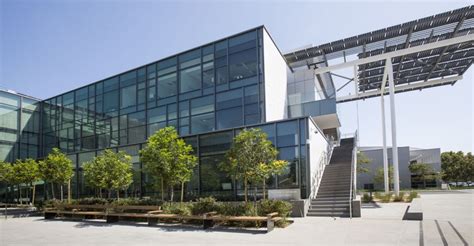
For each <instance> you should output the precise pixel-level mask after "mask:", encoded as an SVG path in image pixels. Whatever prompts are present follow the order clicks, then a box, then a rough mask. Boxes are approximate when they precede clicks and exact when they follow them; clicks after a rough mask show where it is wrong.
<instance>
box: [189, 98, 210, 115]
mask: <svg viewBox="0 0 474 246" xmlns="http://www.w3.org/2000/svg"><path fill="white" fill-rule="evenodd" d="M212 111H214V96H207V97H200V98H196V99H193V100H191V115H197V114H203V113H209V112H212Z"/></svg>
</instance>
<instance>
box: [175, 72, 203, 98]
mask: <svg viewBox="0 0 474 246" xmlns="http://www.w3.org/2000/svg"><path fill="white" fill-rule="evenodd" d="M179 76H180V90H179V91H180V92H181V93H184V92H189V91H194V90H198V89H201V66H195V67H190V68H186V69H184V70H181V71H180V74H179Z"/></svg>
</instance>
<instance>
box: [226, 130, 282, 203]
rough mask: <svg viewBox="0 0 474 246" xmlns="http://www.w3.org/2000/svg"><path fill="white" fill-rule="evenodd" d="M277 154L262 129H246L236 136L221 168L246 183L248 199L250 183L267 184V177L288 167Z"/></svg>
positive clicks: (245, 191)
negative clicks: (278, 158)
mask: <svg viewBox="0 0 474 246" xmlns="http://www.w3.org/2000/svg"><path fill="white" fill-rule="evenodd" d="M277 156H278V151H277V149H276V148H275V147H274V146H273V145H272V142H271V141H270V140H268V138H267V134H265V133H264V132H263V131H262V130H261V129H257V128H252V129H244V130H242V131H241V132H240V133H239V134H238V135H237V136H236V137H235V138H234V142H233V145H232V147H231V148H230V149H229V151H227V153H226V155H225V159H224V161H223V163H221V164H220V169H221V170H222V171H224V172H226V173H227V175H228V176H230V177H231V178H233V179H235V180H239V181H241V182H242V183H243V184H244V195H245V201H247V200H248V199H247V197H248V183H252V184H254V185H255V186H256V185H257V184H259V183H263V184H265V182H264V181H265V180H266V179H268V178H269V177H271V176H272V175H275V174H279V173H281V172H282V171H283V170H284V169H285V168H286V166H287V165H288V163H287V162H286V161H277V160H276V158H277Z"/></svg>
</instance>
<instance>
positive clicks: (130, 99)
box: [120, 85, 137, 108]
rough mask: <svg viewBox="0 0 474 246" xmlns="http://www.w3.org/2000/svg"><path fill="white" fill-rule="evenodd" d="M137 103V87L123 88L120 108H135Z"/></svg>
mask: <svg viewBox="0 0 474 246" xmlns="http://www.w3.org/2000/svg"><path fill="white" fill-rule="evenodd" d="M136 103H137V87H136V86H135V85H132V86H129V87H125V88H122V90H121V93H120V108H128V107H131V106H135V104H136Z"/></svg>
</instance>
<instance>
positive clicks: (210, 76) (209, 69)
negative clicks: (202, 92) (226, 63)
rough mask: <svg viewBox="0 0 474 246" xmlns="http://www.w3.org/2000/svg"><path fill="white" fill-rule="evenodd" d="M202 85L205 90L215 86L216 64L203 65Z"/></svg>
mask: <svg viewBox="0 0 474 246" xmlns="http://www.w3.org/2000/svg"><path fill="white" fill-rule="evenodd" d="M202 70H203V72H202V84H203V87H204V88H208V87H213V86H214V63H213V62H208V63H204V64H203V65H202Z"/></svg>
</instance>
